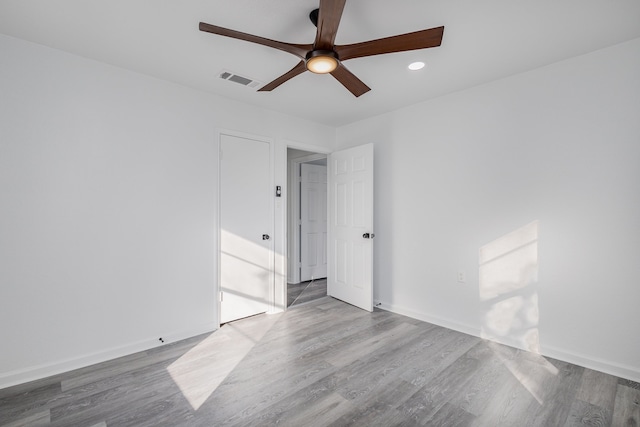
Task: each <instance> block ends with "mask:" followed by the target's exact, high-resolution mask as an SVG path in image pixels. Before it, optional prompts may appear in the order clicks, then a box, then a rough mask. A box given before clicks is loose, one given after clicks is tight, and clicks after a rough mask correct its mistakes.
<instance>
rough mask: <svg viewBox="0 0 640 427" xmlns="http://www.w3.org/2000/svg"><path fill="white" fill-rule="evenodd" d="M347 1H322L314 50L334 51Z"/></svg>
mask: <svg viewBox="0 0 640 427" xmlns="http://www.w3.org/2000/svg"><path fill="white" fill-rule="evenodd" d="M345 3H346V0H320V11H319V13H318V30H317V31H316V41H315V43H314V44H313V48H314V49H321V50H333V44H334V42H335V40H336V34H337V33H338V25H339V24H340V18H342V11H343V10H344V5H345Z"/></svg>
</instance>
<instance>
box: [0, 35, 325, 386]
mask: <svg viewBox="0 0 640 427" xmlns="http://www.w3.org/2000/svg"><path fill="white" fill-rule="evenodd" d="M0 52H2V62H1V63H0V93H1V94H2V98H1V99H0V208H1V210H0V325H2V327H0V343H2V344H1V347H2V351H0V388H2V387H4V386H8V385H11V384H14V383H18V382H22V381H26V380H29V379H33V378H38V377H42V376H45V375H48V374H51V373H54V372H58V371H61V370H65V369H70V368H75V367H78V366H81V365H85V364H89V363H92V362H96V361H99V360H105V359H107V358H110V357H114V356H118V355H123V354H126V353H129V352H132V351H136V350H141V349H144V348H149V347H152V346H155V345H157V344H158V338H159V337H164V338H165V339H166V340H168V341H170V340H172V339H178V338H182V337H186V336H190V335H194V334H197V333H201V332H206V331H210V330H212V329H214V328H215V327H216V319H217V314H216V302H215V290H216V286H217V283H216V278H217V272H216V270H215V259H216V254H215V241H216V240H215V239H216V230H215V227H216V215H217V205H216V203H217V199H216V198H217V176H218V175H217V141H216V132H217V131H218V130H221V129H227V130H234V131H240V132H245V133H248V134H254V135H260V136H266V137H269V138H272V139H273V140H274V143H275V144H276V153H277V156H276V160H275V161H276V168H277V170H278V171H279V174H280V176H279V177H278V178H277V179H276V180H277V181H278V180H279V182H278V183H279V184H281V185H286V183H285V180H286V143H285V142H284V141H285V140H287V141H298V142H300V143H301V144H310V145H312V146H326V145H327V144H332V143H333V141H334V139H335V130H334V129H332V128H328V127H325V126H321V125H317V124H313V123H310V122H306V121H302V120H298V119H295V118H292V117H288V116H284V115H281V114H278V113H274V112H269V111H266V110H262V109H257V108H253V107H250V106H247V105H243V104H239V103H234V102H232V101H228V100H224V99H221V98H218V97H215V96H213V95H210V94H206V93H202V92H197V91H194V90H191V89H187V88H184V87H180V86H177V85H174V84H170V83H167V82H163V81H160V80H156V79H153V78H150V77H146V76H143V75H139V74H135V73H131V72H128V71H126V70H122V69H118V68H114V67H111V66H107V65H105V64H101V63H98V62H95V61H90V60H86V59H84V58H81V57H77V56H73V55H69V54H66V53H63V52H60V51H56V50H53V49H49V48H45V47H42V46H38V45H35V44H31V43H27V42H24V41H20V40H16V39H12V38H9V37H6V36H0ZM285 207H286V205H285ZM285 207H282V208H280V209H279V210H278V211H277V212H276V214H277V216H276V222H275V228H276V230H275V235H276V236H279V237H280V238H279V239H278V240H277V242H276V247H277V250H278V251H279V256H278V260H279V262H280V266H279V268H280V270H281V271H283V269H284V259H285V257H284V239H283V238H284V235H285V222H284V214H285ZM282 280H284V279H283V278H282Z"/></svg>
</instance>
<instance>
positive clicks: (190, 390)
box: [167, 314, 280, 410]
mask: <svg viewBox="0 0 640 427" xmlns="http://www.w3.org/2000/svg"><path fill="white" fill-rule="evenodd" d="M256 317H257V316H256ZM279 318H280V316H279V315H277V314H276V315H260V319H259V321H256V319H253V318H251V319H243V320H239V321H237V322H231V323H227V324H225V325H223V326H222V327H221V328H220V329H219V330H217V331H215V332H213V333H212V334H211V335H209V336H208V337H207V338H205V339H204V340H202V341H201V342H200V343H199V344H198V345H196V346H195V347H193V348H192V349H191V350H189V351H188V352H187V353H185V354H184V355H182V356H181V357H180V358H179V359H177V360H176V361H175V362H173V363H172V364H171V365H169V366H168V367H167V371H168V372H169V375H171V378H172V379H173V381H174V382H175V383H176V385H177V386H178V387H179V388H180V391H181V392H182V394H183V395H184V397H185V399H187V401H188V402H189V404H190V405H191V407H192V408H193V409H194V410H198V409H199V408H200V407H201V406H202V404H203V403H205V402H206V401H207V399H208V398H209V397H210V396H211V395H212V394H213V393H214V392H215V390H216V389H217V388H218V387H219V386H220V384H222V382H223V381H224V380H225V378H227V376H228V375H229V374H230V373H231V372H232V371H233V370H234V369H235V367H236V366H238V364H239V363H240V362H241V361H242V359H244V357H245V356H246V355H247V354H248V353H249V352H250V351H251V349H252V348H253V347H254V346H255V345H256V344H257V343H258V342H260V340H261V339H262V338H263V337H264V336H265V334H266V333H267V332H268V331H269V329H271V327H272V326H273V325H274V323H275V322H276V321H277V320H278V319H279Z"/></svg>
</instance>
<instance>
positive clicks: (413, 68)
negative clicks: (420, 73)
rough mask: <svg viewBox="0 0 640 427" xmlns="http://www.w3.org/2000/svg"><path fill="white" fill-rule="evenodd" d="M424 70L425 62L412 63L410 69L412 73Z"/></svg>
mask: <svg viewBox="0 0 640 427" xmlns="http://www.w3.org/2000/svg"><path fill="white" fill-rule="evenodd" d="M422 68H424V62H412V63H411V64H409V69H410V70H411V71H416V70H421V69H422Z"/></svg>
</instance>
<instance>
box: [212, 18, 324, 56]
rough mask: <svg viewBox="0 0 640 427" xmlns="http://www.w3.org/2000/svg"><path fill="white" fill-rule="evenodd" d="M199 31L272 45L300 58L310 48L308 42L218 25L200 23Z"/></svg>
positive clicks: (305, 54)
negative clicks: (283, 39) (286, 40)
mask: <svg viewBox="0 0 640 427" xmlns="http://www.w3.org/2000/svg"><path fill="white" fill-rule="evenodd" d="M200 31H205V32H207V33H212V34H218V35H220V36H226V37H231V38H232V39H238V40H244V41H248V42H251V43H257V44H260V45H263V46H268V47H273V48H275V49H280V50H283V51H285V52H288V53H290V54H292V55H295V56H297V57H298V58H300V59H304V58H305V57H306V56H307V52H309V51H310V50H311V49H312V47H313V46H312V45H310V44H293V43H285V42H279V41H276V40H271V39H266V38H264V37H259V36H254V35H252V34H247V33H242V32H240V31H235V30H230V29H228V28H223V27H218V26H216V25H211V24H207V23H204V22H201V23H200Z"/></svg>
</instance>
